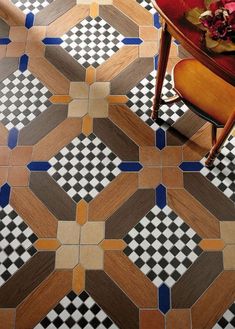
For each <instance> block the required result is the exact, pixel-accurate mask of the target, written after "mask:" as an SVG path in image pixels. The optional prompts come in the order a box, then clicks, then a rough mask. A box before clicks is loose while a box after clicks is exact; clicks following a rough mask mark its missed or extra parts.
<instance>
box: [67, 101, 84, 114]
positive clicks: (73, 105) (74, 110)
mask: <svg viewBox="0 0 235 329" xmlns="http://www.w3.org/2000/svg"><path fill="white" fill-rule="evenodd" d="M87 112H88V100H87V99H74V100H73V101H72V102H70V103H69V108H68V117H77V118H82V117H84V115H86V114H87Z"/></svg>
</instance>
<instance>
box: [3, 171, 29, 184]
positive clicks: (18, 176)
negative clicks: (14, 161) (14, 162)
mask: <svg viewBox="0 0 235 329" xmlns="http://www.w3.org/2000/svg"><path fill="white" fill-rule="evenodd" d="M8 182H9V184H10V185H11V186H28V185H29V170H28V169H27V168H26V167H9V170H8Z"/></svg>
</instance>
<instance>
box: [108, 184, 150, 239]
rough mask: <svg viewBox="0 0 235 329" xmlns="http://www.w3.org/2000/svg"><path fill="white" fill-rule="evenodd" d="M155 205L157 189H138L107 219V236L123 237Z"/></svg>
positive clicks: (113, 237)
mask: <svg viewBox="0 0 235 329" xmlns="http://www.w3.org/2000/svg"><path fill="white" fill-rule="evenodd" d="M154 205H155V191H154V190H153V189H149V190H147V189H146V190H144V189H142V190H138V191H137V192H135V193H134V194H133V195H132V196H131V197H130V198H129V199H128V200H127V201H126V202H125V203H123V204H122V206H121V207H120V208H119V209H118V210H117V211H116V212H115V213H114V214H113V215H112V216H111V217H109V218H108V220H107V221H106V226H105V238H106V239H122V238H123V237H124V236H125V235H126V234H127V233H128V232H129V231H130V229H132V228H133V227H134V226H135V225H136V224H137V223H138V222H139V221H140V220H141V219H142V218H143V217H144V216H145V215H146V214H147V213H148V212H149V211H150V210H151V208H153V207H154Z"/></svg>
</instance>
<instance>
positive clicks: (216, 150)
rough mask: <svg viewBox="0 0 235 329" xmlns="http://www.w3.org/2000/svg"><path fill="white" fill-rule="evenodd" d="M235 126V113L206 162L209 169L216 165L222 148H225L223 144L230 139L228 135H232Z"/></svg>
mask: <svg viewBox="0 0 235 329" xmlns="http://www.w3.org/2000/svg"><path fill="white" fill-rule="evenodd" d="M234 124H235V112H233V113H232V114H231V116H230V117H229V119H228V121H227V123H226V125H225V127H224V129H223V131H222V133H221V135H220V137H219V138H218V140H217V141H216V143H215V144H214V145H213V147H212V149H211V151H210V153H209V156H208V158H207V160H206V166H207V167H211V166H212V165H213V163H214V160H215V158H216V157H217V155H218V153H219V150H220V148H221V147H222V146H223V143H224V142H225V140H226V138H227V137H228V135H229V134H230V132H231V130H232V129H233V126H234Z"/></svg>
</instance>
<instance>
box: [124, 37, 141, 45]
mask: <svg viewBox="0 0 235 329" xmlns="http://www.w3.org/2000/svg"><path fill="white" fill-rule="evenodd" d="M122 42H123V43H124V45H140V44H141V43H143V40H142V39H140V38H124V39H123V40H122Z"/></svg>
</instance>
